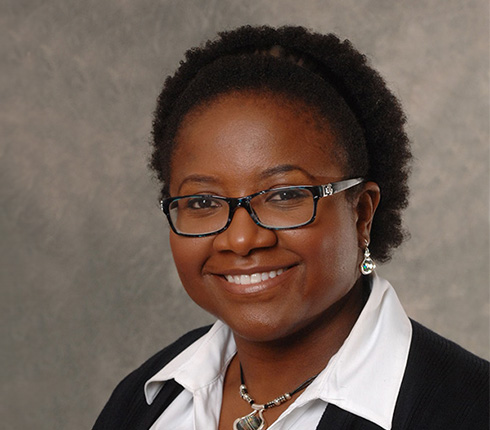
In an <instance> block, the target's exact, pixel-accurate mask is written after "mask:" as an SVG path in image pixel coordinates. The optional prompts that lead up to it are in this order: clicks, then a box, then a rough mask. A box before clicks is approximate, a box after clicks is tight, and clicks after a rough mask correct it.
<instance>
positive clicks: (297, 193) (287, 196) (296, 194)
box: [267, 188, 310, 203]
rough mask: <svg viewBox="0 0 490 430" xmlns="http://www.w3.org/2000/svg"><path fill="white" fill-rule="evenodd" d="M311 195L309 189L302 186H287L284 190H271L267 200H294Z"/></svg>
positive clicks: (274, 201)
mask: <svg viewBox="0 0 490 430" xmlns="http://www.w3.org/2000/svg"><path fill="white" fill-rule="evenodd" d="M309 196H310V195H309V193H308V191H306V190H303V189H301V188H287V189H283V190H277V191H274V190H272V191H270V192H269V193H268V197H267V202H271V203H276V202H284V203H286V202H293V201H298V200H303V199H306V198H308V197H309Z"/></svg>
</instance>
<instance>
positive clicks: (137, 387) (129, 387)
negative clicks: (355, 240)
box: [93, 326, 211, 430]
mask: <svg viewBox="0 0 490 430" xmlns="http://www.w3.org/2000/svg"><path fill="white" fill-rule="evenodd" d="M210 328H211V326H206V327H201V328H198V329H195V330H192V331H190V332H188V333H186V334H185V335H183V336H182V337H180V338H179V339H177V340H176V341H175V342H173V343H172V344H170V345H168V346H167V347H166V348H164V349H162V350H161V351H159V352H157V353H156V354H155V355H153V356H152V357H150V358H149V359H148V360H147V361H145V362H144V363H143V364H142V365H141V366H140V367H138V368H137V369H136V370H134V371H133V372H131V373H130V374H129V375H128V376H126V377H125V378H124V379H123V380H122V381H121V382H120V383H119V384H118V385H117V386H116V388H115V389H114V391H113V393H112V395H111V397H110V398H109V400H108V402H107V404H106V405H105V406H104V409H103V410H102V412H101V414H100V415H99V417H98V418H97V421H96V423H95V426H94V427H93V428H94V429H95V430H98V429H101V430H102V429H104V430H107V429H122V428H126V426H125V425H124V424H123V423H124V422H127V421H128V420H130V419H132V418H133V415H134V416H137V415H138V414H140V413H141V411H142V410H143V409H144V408H145V407H146V400H145V396H144V385H145V383H146V381H147V380H148V379H150V378H151V377H152V376H153V375H155V374H156V373H157V372H158V371H159V370H160V369H162V368H163V367H164V366H165V365H166V364H167V363H169V362H170V361H171V360H172V359H173V358H174V357H175V356H177V355H178V354H180V353H181V352H182V351H183V350H184V349H186V348H187V347H188V346H190V345H191V344H192V343H194V342H195V341H196V340H197V339H199V338H200V337H202V336H203V335H204V334H206V333H207V332H208V331H209V329H210ZM123 411H124V412H123Z"/></svg>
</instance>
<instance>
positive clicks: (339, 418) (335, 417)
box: [317, 403, 383, 430]
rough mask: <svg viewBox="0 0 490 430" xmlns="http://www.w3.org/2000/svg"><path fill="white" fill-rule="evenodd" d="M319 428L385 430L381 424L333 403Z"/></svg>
mask: <svg viewBox="0 0 490 430" xmlns="http://www.w3.org/2000/svg"><path fill="white" fill-rule="evenodd" d="M317 430H383V429H382V428H381V427H380V426H378V425H376V424H374V423H372V422H371V421H368V420H365V419H364V418H361V417H358V416H357V415H354V414H351V413H350V412H347V411H344V410H343V409H340V408H339V407H338V406H335V405H333V404H331V403H329V404H328V405H327V408H326V409H325V412H324V413H323V415H322V418H321V419H320V422H319V423H318V427H317Z"/></svg>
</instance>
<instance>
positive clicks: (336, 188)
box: [322, 178, 364, 197]
mask: <svg viewBox="0 0 490 430" xmlns="http://www.w3.org/2000/svg"><path fill="white" fill-rule="evenodd" d="M361 182H364V178H354V179H346V180H345V181H339V182H333V183H331V184H327V185H322V188H323V196H322V197H325V196H331V195H332V194H335V193H339V192H340V191H344V190H347V189H349V188H352V187H353V186H355V185H358V184H360V183H361Z"/></svg>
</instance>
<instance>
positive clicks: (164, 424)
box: [145, 275, 412, 430]
mask: <svg viewBox="0 0 490 430" xmlns="http://www.w3.org/2000/svg"><path fill="white" fill-rule="evenodd" d="M411 337H412V326H411V324H410V320H409V319H408V317H407V315H406V314H405V311H404V310H403V308H402V306H401V304H400V302H399V300H398V297H397V295H396V293H395V290H394V289H393V287H392V286H391V285H390V284H389V282H387V281H386V280H384V279H382V278H379V277H378V276H376V275H375V276H374V277H373V282H372V290H371V294H370V296H369V299H368V301H367V303H366V305H365V306H364V309H363V310H362V312H361V314H360V315H359V318H358V320H357V322H356V324H355V325H354V327H353V328H352V330H351V332H350V334H349V336H348V337H347V339H346V340H345V342H344V344H343V345H342V347H341V348H340V349H339V351H338V352H337V353H336V354H335V355H334V356H333V357H332V358H331V359H330V361H329V363H328V365H327V366H326V367H325V369H324V370H323V371H322V372H321V373H320V374H319V375H318V377H317V378H316V379H315V380H314V381H313V383H312V384H311V385H310V386H309V387H308V388H307V389H306V390H304V391H303V393H302V394H301V395H300V396H298V397H297V398H296V399H295V400H294V402H291V404H290V405H289V407H288V408H287V409H286V410H285V411H284V412H283V413H282V414H281V416H280V417H279V418H278V419H277V420H276V421H275V422H274V423H272V424H271V425H269V426H268V427H267V428H268V429H269V430H286V429H291V430H294V429H298V430H299V429H305V428H307V429H314V428H316V427H317V425H318V423H319V421H320V419H321V416H322V415H323V413H324V411H325V408H326V407H327V405H328V404H329V403H332V404H334V405H336V406H338V407H339V408H341V409H343V410H345V411H348V412H351V413H353V414H355V415H358V416H360V417H363V418H365V419H367V420H369V421H371V422H373V423H375V424H377V425H378V426H380V427H382V428H383V429H385V430H390V429H391V422H392V418H393V412H394V409H395V404H396V399H397V396H398V392H399V390H400V386H401V382H402V379H403V374H404V372H405V367H406V364H407V359H408V352H409V348H410V341H411ZM235 353H236V345H235V341H234V339H233V334H232V332H231V330H230V329H229V328H228V327H227V326H226V325H225V324H223V323H222V322H220V321H218V322H216V323H215V324H214V325H213V327H212V328H211V330H210V331H209V332H208V333H206V334H205V335H204V336H202V337H201V338H200V339H198V340H197V341H196V342H194V343H193V344H192V345H190V346H189V347H188V348H187V349H185V350H184V351H183V352H182V353H180V354H179V355H177V356H176V357H175V358H174V359H173V360H172V361H170V362H169V363H168V364H167V365H166V366H165V367H164V368H163V369H162V370H160V371H159V372H158V373H157V374H156V375H155V376H153V377H152V378H150V379H149V380H148V381H147V382H146V384H145V396H146V400H147V402H148V404H151V403H152V402H153V400H154V399H155V397H156V395H157V394H158V392H159V391H160V389H161V388H162V386H163V384H164V383H165V381H168V380H170V379H175V381H176V382H178V383H179V384H180V385H182V386H183V387H184V390H183V391H182V392H181V393H180V394H179V395H178V396H177V398H176V399H175V400H174V401H173V402H172V403H171V404H170V406H169V407H168V408H167V409H166V410H165V411H164V412H163V413H162V415H161V416H160V417H159V418H158V419H157V421H156V422H155V423H154V424H153V426H152V427H151V429H150V430H165V429H168V428H172V429H173V430H215V429H217V428H218V422H219V416H220V409H221V402H222V395H223V381H224V377H225V373H226V369H227V367H228V364H229V363H230V361H231V359H232V358H233V356H234V355H235ZM237 392H238V387H237ZM251 412H252V410H251ZM264 416H265V415H264ZM265 417H266V416H265ZM237 418H238V417H237ZM266 418H267V417H266ZM169 423H172V424H171V426H169Z"/></svg>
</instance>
